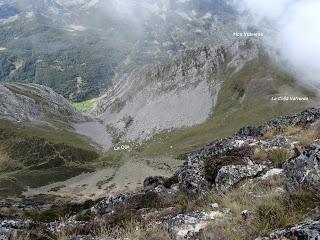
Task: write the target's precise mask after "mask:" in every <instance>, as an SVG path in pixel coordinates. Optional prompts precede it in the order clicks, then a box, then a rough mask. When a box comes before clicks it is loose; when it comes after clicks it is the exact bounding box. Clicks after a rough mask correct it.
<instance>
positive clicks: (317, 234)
mask: <svg viewBox="0 0 320 240" xmlns="http://www.w3.org/2000/svg"><path fill="white" fill-rule="evenodd" d="M271 239H272V240H291V239H296V240H318V239H320V221H319V220H318V221H312V222H310V223H305V224H300V225H296V226H294V227H291V228H288V229H284V230H280V231H276V232H274V233H271V234H270V236H269V237H264V238H261V237H260V238H257V239H256V240H271Z"/></svg>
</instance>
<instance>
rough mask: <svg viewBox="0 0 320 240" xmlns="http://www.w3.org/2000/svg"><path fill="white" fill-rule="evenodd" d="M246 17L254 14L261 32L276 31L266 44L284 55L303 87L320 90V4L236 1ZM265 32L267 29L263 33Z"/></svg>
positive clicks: (311, 0)
mask: <svg viewBox="0 0 320 240" xmlns="http://www.w3.org/2000/svg"><path fill="white" fill-rule="evenodd" d="M234 6H236V8H237V9H238V10H239V11H240V12H242V13H243V14H246V13H250V14H251V17H249V18H250V19H251V21H250V22H251V24H252V23H253V24H252V25H256V26H257V28H258V29H259V27H261V26H263V24H269V25H271V26H272V27H273V28H274V30H275V31H274V32H272V34H268V36H266V38H265V39H264V41H265V43H266V44H267V45H268V46H269V47H270V48H273V49H274V50H276V51H278V52H279V53H280V58H281V60H283V61H285V62H286V63H287V65H288V66H289V67H290V68H291V70H292V71H293V72H295V73H296V74H297V76H298V78H299V79H300V82H301V83H303V84H307V85H310V86H311V87H316V88H318V89H319V86H320V80H319V77H318V76H319V74H320V43H319V39H320V28H319V25H320V17H319V15H318V14H317V13H318V12H319V11H320V2H319V1H317V0H306V1H299V0H277V1H273V0H270V1H257V0H243V1H234ZM261 31H263V29H261Z"/></svg>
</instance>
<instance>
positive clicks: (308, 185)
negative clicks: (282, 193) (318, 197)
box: [283, 145, 320, 192]
mask: <svg viewBox="0 0 320 240" xmlns="http://www.w3.org/2000/svg"><path fill="white" fill-rule="evenodd" d="M283 173H284V176H285V179H286V185H287V188H288V189H289V190H299V189H306V190H314V191H316V192H318V191H320V145H311V146H309V147H306V148H305V150H304V151H303V152H302V154H301V155H300V156H297V157H293V158H291V159H289V160H288V161H287V162H285V164H284V166H283Z"/></svg>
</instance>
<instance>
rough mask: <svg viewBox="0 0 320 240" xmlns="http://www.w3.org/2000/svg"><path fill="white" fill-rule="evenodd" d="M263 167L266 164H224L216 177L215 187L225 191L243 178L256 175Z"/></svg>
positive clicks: (264, 167)
mask: <svg viewBox="0 0 320 240" xmlns="http://www.w3.org/2000/svg"><path fill="white" fill-rule="evenodd" d="M265 169H266V166H263V165H259V164H255V165H230V166H224V167H222V168H221V169H220V171H219V172H218V175H217V177H216V180H215V183H216V189H217V190H220V191H226V190H228V189H230V188H231V187H233V186H234V185H236V184H237V183H239V182H241V181H242V180H244V179H247V178H252V177H256V176H258V175H259V174H261V173H262V172H263V171H264V170H265Z"/></svg>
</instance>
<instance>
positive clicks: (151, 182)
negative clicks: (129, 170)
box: [143, 176, 166, 188]
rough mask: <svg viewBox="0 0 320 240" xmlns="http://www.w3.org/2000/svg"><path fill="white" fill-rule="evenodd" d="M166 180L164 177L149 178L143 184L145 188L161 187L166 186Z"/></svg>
mask: <svg viewBox="0 0 320 240" xmlns="http://www.w3.org/2000/svg"><path fill="white" fill-rule="evenodd" d="M165 181H166V179H165V178H164V177H162V176H154V177H148V178H146V179H145V180H144V182H143V187H145V188H147V187H157V186H159V185H164V183H165Z"/></svg>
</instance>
